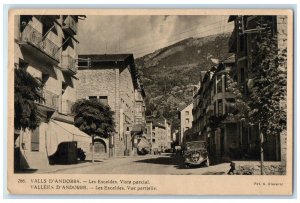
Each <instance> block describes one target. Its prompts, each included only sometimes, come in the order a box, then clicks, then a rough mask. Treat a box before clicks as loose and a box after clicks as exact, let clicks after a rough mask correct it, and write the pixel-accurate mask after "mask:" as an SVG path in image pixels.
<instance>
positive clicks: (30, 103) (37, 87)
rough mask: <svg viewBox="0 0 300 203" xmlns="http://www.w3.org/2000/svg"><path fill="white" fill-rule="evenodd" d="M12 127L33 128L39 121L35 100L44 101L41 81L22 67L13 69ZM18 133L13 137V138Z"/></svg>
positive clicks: (39, 115) (17, 128)
mask: <svg viewBox="0 0 300 203" xmlns="http://www.w3.org/2000/svg"><path fill="white" fill-rule="evenodd" d="M14 77H15V79H14V85H15V87H14V110H15V112H14V128H15V129H16V130H23V131H24V130H26V129H29V130H34V129H36V128H37V127H38V126H39V125H40V122H41V114H40V112H39V110H38V108H37V104H36V101H44V98H43V95H42V88H43V85H42V82H41V81H40V80H39V79H38V78H34V77H33V76H32V75H30V73H28V72H27V71H26V70H25V69H23V68H15V69H14ZM17 138H18V135H16V136H15V137H14V140H15V141H16V139H17Z"/></svg>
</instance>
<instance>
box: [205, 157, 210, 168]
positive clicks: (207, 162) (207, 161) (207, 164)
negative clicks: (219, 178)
mask: <svg viewBox="0 0 300 203" xmlns="http://www.w3.org/2000/svg"><path fill="white" fill-rule="evenodd" d="M209 164H210V163H209V159H208V158H207V160H206V162H205V166H206V167H209Z"/></svg>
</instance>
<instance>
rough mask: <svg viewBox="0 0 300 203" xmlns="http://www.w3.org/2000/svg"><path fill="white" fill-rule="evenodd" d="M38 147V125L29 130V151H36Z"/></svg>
mask: <svg viewBox="0 0 300 203" xmlns="http://www.w3.org/2000/svg"><path fill="white" fill-rule="evenodd" d="M39 149H40V134H39V127H37V128H36V129H35V130H33V131H32V132H31V151H33V152H34V151H35V152H38V151H39Z"/></svg>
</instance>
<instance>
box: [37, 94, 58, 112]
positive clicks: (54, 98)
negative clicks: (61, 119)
mask: <svg viewBox="0 0 300 203" xmlns="http://www.w3.org/2000/svg"><path fill="white" fill-rule="evenodd" d="M42 94H43V98H44V101H38V104H40V106H41V107H44V108H43V110H45V111H56V110H58V97H59V96H58V95H57V94H54V93H53V92H49V91H48V90H43V93H42Z"/></svg>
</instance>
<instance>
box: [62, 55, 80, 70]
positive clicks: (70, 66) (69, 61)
mask: <svg viewBox="0 0 300 203" xmlns="http://www.w3.org/2000/svg"><path fill="white" fill-rule="evenodd" d="M61 60H62V63H61V64H62V70H63V71H65V72H67V73H70V74H72V75H75V74H76V73H77V67H76V61H75V59H74V58H73V57H72V56H70V55H65V56H62V57H61Z"/></svg>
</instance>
